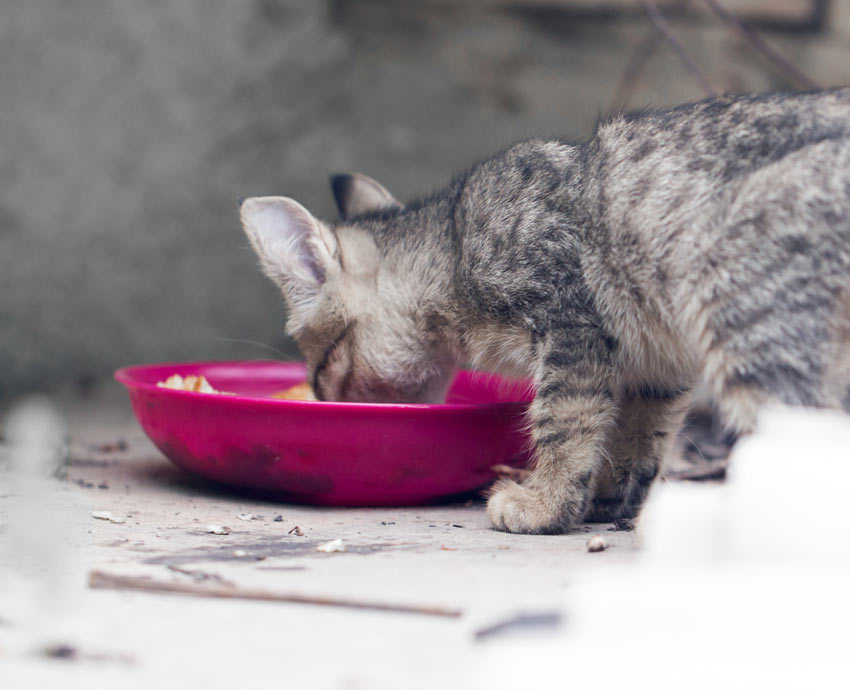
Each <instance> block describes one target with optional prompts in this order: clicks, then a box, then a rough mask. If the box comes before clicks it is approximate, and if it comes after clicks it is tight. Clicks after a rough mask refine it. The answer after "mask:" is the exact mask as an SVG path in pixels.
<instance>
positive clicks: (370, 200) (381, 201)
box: [331, 173, 402, 220]
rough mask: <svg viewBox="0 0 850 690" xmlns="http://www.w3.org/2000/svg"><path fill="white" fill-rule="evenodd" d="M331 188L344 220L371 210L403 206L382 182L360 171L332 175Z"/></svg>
mask: <svg viewBox="0 0 850 690" xmlns="http://www.w3.org/2000/svg"><path fill="white" fill-rule="evenodd" d="M331 188H332V189H333V193H334V199H336V207H337V208H338V209H339V215H340V217H341V218H342V219H343V220H348V219H349V218H353V217H354V216H357V215H360V214H361V213H368V212H369V211H378V210H381V209H392V208H401V207H402V204H401V203H399V201H398V200H397V199H396V198H395V197H394V196H393V195H392V194H390V193H389V192H388V191H387V190H386V189H385V188H384V186H383V185H382V184H381V183H380V182H376V181H375V180H373V179H372V178H371V177H367V176H366V175H361V174H360V173H354V174H352V175H331Z"/></svg>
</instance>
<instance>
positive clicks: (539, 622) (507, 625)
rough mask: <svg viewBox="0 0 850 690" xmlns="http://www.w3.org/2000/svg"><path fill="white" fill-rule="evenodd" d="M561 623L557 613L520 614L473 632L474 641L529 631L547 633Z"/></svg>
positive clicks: (560, 617)
mask: <svg viewBox="0 0 850 690" xmlns="http://www.w3.org/2000/svg"><path fill="white" fill-rule="evenodd" d="M562 623H563V618H562V616H561V614H560V613H557V612H554V611H553V612H545V613H520V614H518V615H516V616H513V617H511V618H507V619H505V620H503V621H499V622H498V623H494V624H493V625H488V626H487V627H486V628H480V629H479V630H476V631H475V640H476V641H479V642H480V641H481V640H486V639H489V638H491V637H499V636H502V635H506V634H507V635H510V634H512V633H517V632H528V631H529V630H537V631H546V632H549V631H551V630H553V629H555V628H557V627H559V626H560V625H561V624H562Z"/></svg>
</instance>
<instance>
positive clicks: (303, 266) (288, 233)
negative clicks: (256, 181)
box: [240, 197, 336, 288]
mask: <svg viewBox="0 0 850 690" xmlns="http://www.w3.org/2000/svg"><path fill="white" fill-rule="evenodd" d="M240 216H241V218H242V225H243V227H244V228H245V232H246V233H247V235H248V238H249V239H250V241H251V245H252V246H253V247H254V250H255V251H256V252H257V255H258V256H259V257H260V261H261V264H262V266H263V270H264V271H265V272H266V274H267V275H268V276H269V277H270V278H271V279H272V280H274V281H275V282H277V283H279V284H281V285H283V286H284V287H287V288H291V287H295V288H306V287H311V286H312V287H318V286H319V285H321V284H322V283H323V282H325V279H326V277H327V271H328V269H329V267H330V266H331V264H332V262H333V261H334V257H333V254H334V251H335V246H336V245H335V241H334V239H333V235H332V234H331V233H330V232H329V231H328V230H327V228H325V227H323V226H322V224H321V223H320V222H319V221H318V220H316V219H315V218H314V217H313V216H312V215H311V214H310V212H309V211H308V210H307V209H305V208H304V207H303V206H302V205H301V204H299V203H298V202H297V201H293V200H292V199H288V198H286V197H253V198H251V199H247V200H245V201H244V202H243V204H242V207H241V209H240Z"/></svg>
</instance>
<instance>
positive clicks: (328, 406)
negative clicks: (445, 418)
mask: <svg viewBox="0 0 850 690" xmlns="http://www.w3.org/2000/svg"><path fill="white" fill-rule="evenodd" d="M253 364H258V365H259V364H276V365H279V366H282V367H292V368H299V369H301V370H304V369H305V367H304V363H303V362H284V361H280V360H274V359H251V360H197V361H186V362H151V363H147V364H130V365H127V366H123V367H120V368H119V369H116V370H115V372H114V374H113V377H114V378H115V380H116V381H118V383H120V384H122V385H123V386H124V387H125V388H127V389H128V391H129V390H140V391H145V392H147V393H155V394H159V395H166V396H171V395H176V396H177V397H178V399H179V398H180V397H181V396H190V397H194V398H203V399H204V400H207V401H209V402H210V403H212V404H224V405H233V404H235V405H244V404H251V405H257V404H262V405H267V406H278V407H279V406H281V405H283V406H284V407H286V406H289V407H290V408H291V409H298V408H302V409H303V408H304V406H306V405H309V406H310V407H311V408H316V409H317V410H334V411H340V410H376V411H377V410H379V411H381V412H390V411H392V410H397V411H413V410H416V411H417V414H434V413H445V412H458V411H472V410H494V409H505V410H508V409H511V408H516V409H517V410H523V411H524V410H525V409H526V408H528V406H529V404H530V402H531V401H530V400H529V401H523V400H510V401H502V402H487V403H374V402H330V401H325V400H287V399H284V398H270V397H267V396H260V395H240V394H233V395H215V394H211V393H199V392H195V391H184V390H179V389H177V388H165V387H164V386H157V385H156V384H155V383H148V382H146V381H140V380H139V379H138V378H136V377H135V374H136V373H137V372H140V371H144V370H149V369H153V368H167V367H175V368H176V367H183V368H185V367H192V366H196V367H198V368H203V367H216V366H222V367H223V366H235V365H253ZM461 371H466V372H469V373H471V374H473V375H474V374H480V375H481V376H498V377H499V378H503V379H504V380H506V381H511V379H509V378H507V377H502V376H500V375H499V374H496V373H493V372H487V371H478V370H474V369H459V370H458V372H457V373H460V372H461ZM456 375H457V374H456ZM516 383H517V384H518V385H522V383H523V382H522V381H518V382H516ZM528 385H529V386H530V385H531V384H530V383H529V384H528ZM292 406H295V407H294V408H293V407H292Z"/></svg>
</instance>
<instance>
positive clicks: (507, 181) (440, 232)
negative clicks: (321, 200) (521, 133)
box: [385, 140, 583, 376]
mask: <svg viewBox="0 0 850 690" xmlns="http://www.w3.org/2000/svg"><path fill="white" fill-rule="evenodd" d="M579 151H580V149H578V148H577V147H574V146H569V145H566V144H563V143H561V142H557V141H541V140H534V141H529V142H523V143H521V144H518V145H516V146H514V147H512V148H511V149H509V150H508V151H506V152H505V153H503V154H501V155H500V156H497V157H495V158H493V159H491V160H489V161H485V162H484V163H481V164H479V165H478V166H476V167H475V168H473V169H472V170H470V171H469V172H468V173H467V174H465V175H463V176H461V177H459V178H457V179H456V180H455V181H454V182H452V184H451V185H449V187H447V188H446V189H445V190H443V191H442V192H440V193H438V194H436V195H434V196H433V197H431V198H430V199H426V200H424V201H423V202H419V203H417V204H414V205H413V206H412V207H410V208H409V209H407V210H406V211H404V212H403V213H402V214H400V216H399V217H398V218H397V220H396V222H395V223H392V224H391V228H390V229H389V232H392V233H393V235H394V236H393V238H392V240H393V241H391V242H387V243H386V244H385V246H387V247H388V251H390V252H392V253H393V254H394V256H393V263H394V264H395V265H396V267H397V268H396V270H398V271H399V274H400V275H401V276H402V279H403V282H404V284H405V285H407V286H409V287H410V288H411V291H412V293H416V292H417V291H418V292H419V294H420V295H421V298H419V299H421V307H420V309H421V311H422V313H424V314H428V315H429V316H428V318H427V319H426V322H425V323H426V327H427V328H429V329H430V330H431V333H430V334H429V335H431V334H433V335H434V337H436V338H438V339H439V340H440V342H441V344H442V345H443V346H444V347H445V348H446V349H447V350H448V351H451V352H452V353H454V355H455V356H456V357H457V359H458V360H459V361H464V362H471V363H473V364H474V365H476V366H480V367H482V368H488V369H496V370H499V371H502V372H505V373H508V374H512V375H520V376H527V375H529V374H530V373H531V372H530V366H531V360H532V354H531V353H532V342H533V339H534V337H535V332H536V331H537V330H538V329H539V328H540V327H543V325H544V324H545V323H546V321H547V320H548V319H549V318H550V317H551V313H552V298H553V295H554V294H555V292H556V291H559V290H563V289H564V288H563V285H564V284H565V283H573V284H575V285H579V284H583V280H582V278H581V275H580V266H579V256H578V253H577V251H576V246H577V237H578V226H579V221H578V218H577V216H578V214H577V209H579V208H580V204H579V203H578V195H579V189H580V187H581V175H580V163H579V155H578V154H579Z"/></svg>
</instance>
